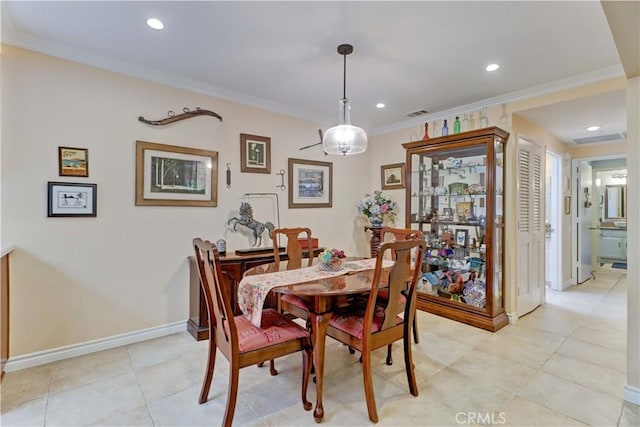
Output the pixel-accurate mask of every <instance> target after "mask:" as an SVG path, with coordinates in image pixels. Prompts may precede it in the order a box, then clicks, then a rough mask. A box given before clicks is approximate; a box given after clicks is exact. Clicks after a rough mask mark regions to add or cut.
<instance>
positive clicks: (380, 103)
mask: <svg viewBox="0 0 640 427" xmlns="http://www.w3.org/2000/svg"><path fill="white" fill-rule="evenodd" d="M384 107H386V105H384V103H382V102H378V103H377V104H376V108H384Z"/></svg>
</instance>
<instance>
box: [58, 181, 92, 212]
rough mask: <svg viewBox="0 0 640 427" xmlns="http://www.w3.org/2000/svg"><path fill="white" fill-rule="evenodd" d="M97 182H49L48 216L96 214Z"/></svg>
mask: <svg viewBox="0 0 640 427" xmlns="http://www.w3.org/2000/svg"><path fill="white" fill-rule="evenodd" d="M97 200H98V197H97V184H84V183H74V182H48V183H47V216H48V217H65V216H66V217H72V216H96V213H97V212H96V202H97Z"/></svg>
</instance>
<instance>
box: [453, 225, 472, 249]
mask: <svg viewBox="0 0 640 427" xmlns="http://www.w3.org/2000/svg"><path fill="white" fill-rule="evenodd" d="M468 237H469V230H460V229H457V230H456V245H458V246H461V247H463V248H466V247H467V239H468Z"/></svg>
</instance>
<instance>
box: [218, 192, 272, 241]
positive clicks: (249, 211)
mask: <svg viewBox="0 0 640 427" xmlns="http://www.w3.org/2000/svg"><path fill="white" fill-rule="evenodd" d="M234 221H235V222H234ZM232 222H234V224H233V231H237V230H236V227H237V225H238V224H240V225H244V226H245V227H247V228H249V229H251V230H253V246H254V247H256V246H260V245H262V233H264V230H265V229H266V230H269V237H271V232H272V231H273V229H274V228H275V226H274V225H273V224H272V223H270V222H269V221H267V222H265V223H264V224H263V223H261V222H260V221H256V220H255V219H253V208H252V207H251V205H250V204H249V203H247V202H242V203H240V213H239V218H238V217H235V216H234V217H233V218H231V219H230V220H229V221H227V225H229V224H231V223H232Z"/></svg>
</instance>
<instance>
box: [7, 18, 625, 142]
mask: <svg viewBox="0 0 640 427" xmlns="http://www.w3.org/2000/svg"><path fill="white" fill-rule="evenodd" d="M6 21H8V23H9V25H6V26H5V27H4V28H3V29H2V42H3V43H5V44H8V45H12V46H16V47H19V48H23V49H28V50H31V51H34V52H39V53H43V54H45V55H51V56H56V57H58V58H63V59H66V60H69V61H74V62H78V63H81V64H85V65H89V66H92V67H97V68H101V69H104V70H109V71H113V72H116V73H120V74H124V75H128V76H133V77H137V78H140V79H143V80H147V81H152V82H156V83H160V84H164V85H167V86H171V87H176V88H179V89H185V90H189V91H192V92H195V93H200V94H204V95H208V96H213V97H216V98H220V99H225V100H228V101H232V102H237V103H239V104H243V105H249V106H252V107H257V108H262V109H265V110H267V111H273V112H276V113H281V114H286V115H288V116H292V117H297V118H299V119H303V120H310V121H313V122H317V123H320V124H324V125H327V124H328V123H332V120H331V119H328V118H327V117H321V116H319V115H318V114H316V113H312V112H310V111H303V110H301V109H300V108H292V107H290V106H288V105H284V104H279V103H276V102H273V101H269V100H267V99H264V98H258V97H255V96H252V95H249V94H245V93H241V92H237V91H233V90H229V89H225V88H222V87H218V86H214V85H209V84H206V83H202V82H199V81H196V80H193V79H187V78H184V77H182V76H179V75H175V74H171V73H163V72H159V71H158V70H155V69H152V68H148V67H141V66H137V65H133V64H131V63H127V62H125V61H119V60H116V59H113V58H108V57H105V56H104V55H96V54H94V53H91V52H87V51H83V50H81V49H76V48H72V47H69V46H64V45H62V44H60V43H55V42H52V41H50V40H46V39H42V38H40V37H34V36H32V35H29V34H25V33H22V32H20V31H16V30H15V28H14V27H13V25H12V24H13V22H12V20H11V19H10V18H8V19H6ZM623 76H624V69H623V68H622V65H620V64H618V65H613V66H610V67H606V68H601V69H598V70H594V71H590V72H587V73H583V74H579V75H577V76H573V77H569V78H566V79H561V80H556V81H553V82H550V83H545V84H541V85H538V86H534V87H530V88H525V89H521V90H517V91H515V92H511V93H506V94H503V95H498V96H495V97H492V98H487V99H484V100H480V101H477V102H472V103H469V104H465V105H461V106H457V107H454V108H450V109H448V110H444V111H438V112H435V113H433V114H425V115H423V116H420V117H417V118H413V119H409V120H403V121H400V122H396V123H393V124H391V125H388V126H382V127H378V128H373V129H371V130H370V131H368V132H367V133H369V134H371V135H380V134H384V133H388V132H392V131H397V130H403V129H408V128H410V127H412V126H416V125H418V124H423V123H424V122H425V121H430V120H439V119H442V118H447V117H450V116H455V115H458V114H462V113H464V112H468V111H472V110H478V109H480V108H482V107H491V106H494V105H499V104H503V103H509V102H513V101H517V100H522V99H527V98H532V97H535V96H541V95H545V94H549V93H553V92H557V91H559V90H562V89H568V88H572V87H577V86H584V85H587V84H591V83H596V82H599V81H603V80H608V79H612V78H615V77H623Z"/></svg>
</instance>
